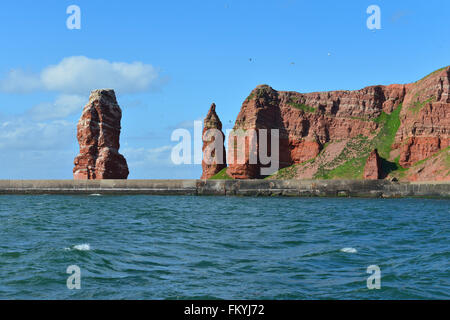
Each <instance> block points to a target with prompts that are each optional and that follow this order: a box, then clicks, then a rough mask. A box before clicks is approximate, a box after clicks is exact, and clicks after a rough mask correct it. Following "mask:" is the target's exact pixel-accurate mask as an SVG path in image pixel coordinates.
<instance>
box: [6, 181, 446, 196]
mask: <svg viewBox="0 0 450 320" xmlns="http://www.w3.org/2000/svg"><path fill="white" fill-rule="evenodd" d="M0 194H74V195H77V194H85V195H86V194H87V195H90V194H102V195H112V194H118V195H119V194H145V195H198V196H208V195H216V196H218V195H222V196H224V195H227V196H290V197H367V198H402V197H436V198H450V183H449V182H406V183H403V182H402V183H400V182H390V181H386V180H0Z"/></svg>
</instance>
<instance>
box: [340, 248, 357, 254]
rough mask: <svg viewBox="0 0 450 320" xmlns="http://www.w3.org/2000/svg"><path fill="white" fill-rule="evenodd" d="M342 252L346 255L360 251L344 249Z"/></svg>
mask: <svg viewBox="0 0 450 320" xmlns="http://www.w3.org/2000/svg"><path fill="white" fill-rule="evenodd" d="M341 252H345V253H357V252H358V250H356V249H355V248H342V249H341Z"/></svg>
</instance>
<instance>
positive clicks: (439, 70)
mask: <svg viewBox="0 0 450 320" xmlns="http://www.w3.org/2000/svg"><path fill="white" fill-rule="evenodd" d="M448 67H450V66H446V67H442V68H440V69H437V70H436V71H433V72H432V73H430V74H428V75H426V76H425V77H423V78H422V79H420V80H418V81H416V83H419V82H420V81H422V80H425V79H426V78H428V77H429V76H432V75H433V74H436V73H438V72H441V71H442V70H445V69H447V68H448Z"/></svg>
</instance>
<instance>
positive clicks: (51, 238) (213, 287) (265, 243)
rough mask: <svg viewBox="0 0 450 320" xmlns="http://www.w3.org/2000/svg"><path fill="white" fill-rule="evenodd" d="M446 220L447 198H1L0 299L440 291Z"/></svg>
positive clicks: (447, 248) (417, 295) (363, 295)
mask: <svg viewBox="0 0 450 320" xmlns="http://www.w3.org/2000/svg"><path fill="white" fill-rule="evenodd" d="M449 227H450V201H449V200H431V199H426V200H425V199H340V198H339V199H338V198H336V199H330V198H240V197H193V196H101V195H97V196H54V195H42V196H0V299H449V298H450V270H449V261H450V228H449ZM72 265H76V266H78V267H79V268H80V273H81V278H80V279H81V289H79V290H76V289H73V290H70V289H68V287H67V279H68V277H70V276H71V275H70V274H68V273H67V268H68V267H69V266H72ZM370 265H376V266H378V267H379V268H380V271H381V276H380V281H381V283H380V289H372V290H369V289H368V287H367V278H368V277H369V276H370V275H371V274H369V273H367V268H368V267H369V266H370Z"/></svg>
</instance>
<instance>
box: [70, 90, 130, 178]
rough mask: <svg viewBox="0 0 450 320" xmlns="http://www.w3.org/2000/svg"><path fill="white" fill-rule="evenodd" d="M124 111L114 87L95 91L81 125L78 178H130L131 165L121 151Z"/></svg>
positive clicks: (82, 117) (76, 161)
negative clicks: (129, 166)
mask: <svg viewBox="0 0 450 320" xmlns="http://www.w3.org/2000/svg"><path fill="white" fill-rule="evenodd" d="M121 119H122V110H121V109H120V107H119V105H118V104H117V100H116V95H115V93H114V90H107V89H102V90H95V91H92V92H91V95H90V97H89V103H88V104H87V105H86V106H85V107H84V109H83V113H82V115H81V118H80V121H79V122H78V125H77V139H78V142H79V144H80V154H79V155H78V156H77V157H76V158H75V161H74V164H75V167H74V169H73V176H74V179H76V180H95V179H126V178H127V177H128V173H129V172H128V166H127V162H126V160H125V158H124V157H123V156H122V155H121V154H119V147H120V144H119V136H120V129H121V128H120V121H121Z"/></svg>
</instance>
